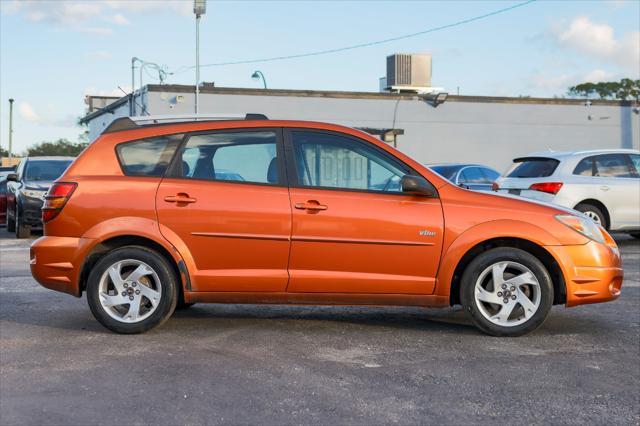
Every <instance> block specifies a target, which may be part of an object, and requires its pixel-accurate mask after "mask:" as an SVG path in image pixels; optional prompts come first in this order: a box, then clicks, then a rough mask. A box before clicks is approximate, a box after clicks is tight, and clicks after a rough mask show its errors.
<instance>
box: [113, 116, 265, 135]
mask: <svg viewBox="0 0 640 426" xmlns="http://www.w3.org/2000/svg"><path fill="white" fill-rule="evenodd" d="M223 120H268V118H267V116H266V115H264V114H256V113H247V114H244V115H240V114H211V115H209V114H175V115H146V116H136V117H121V118H116V119H115V120H113V121H112V122H111V124H109V125H108V126H107V128H106V129H104V130H103V131H102V133H113V132H119V131H122V130H133V129H137V128H140V127H146V126H153V125H160V124H175V123H187V122H195V121H223Z"/></svg>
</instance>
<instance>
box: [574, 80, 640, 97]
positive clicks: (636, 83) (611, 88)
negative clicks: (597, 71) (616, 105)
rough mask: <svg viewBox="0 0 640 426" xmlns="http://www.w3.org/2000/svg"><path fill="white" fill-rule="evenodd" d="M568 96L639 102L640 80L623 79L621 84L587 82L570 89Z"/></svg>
mask: <svg viewBox="0 0 640 426" xmlns="http://www.w3.org/2000/svg"><path fill="white" fill-rule="evenodd" d="M568 94H569V96H575V97H582V98H590V97H592V96H594V95H597V96H598V97H600V99H615V100H621V101H628V100H635V101H636V102H637V101H639V100H640V99H639V98H640V80H632V79H630V78H623V79H622V80H620V81H619V82H616V81H603V82H600V83H591V82H587V83H582V84H578V85H576V86H572V87H569V90H568Z"/></svg>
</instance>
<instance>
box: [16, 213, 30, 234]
mask: <svg viewBox="0 0 640 426" xmlns="http://www.w3.org/2000/svg"><path fill="white" fill-rule="evenodd" d="M14 227H15V231H16V238H29V237H30V236H31V227H30V226H29V225H27V224H25V223H24V219H23V218H22V216H21V215H20V208H19V207H16V223H15V225H14Z"/></svg>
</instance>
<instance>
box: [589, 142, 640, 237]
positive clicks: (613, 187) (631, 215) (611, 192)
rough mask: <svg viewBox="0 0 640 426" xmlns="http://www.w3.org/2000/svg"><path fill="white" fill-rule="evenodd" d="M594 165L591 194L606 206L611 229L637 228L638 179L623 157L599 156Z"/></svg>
mask: <svg viewBox="0 0 640 426" xmlns="http://www.w3.org/2000/svg"><path fill="white" fill-rule="evenodd" d="M593 161H594V162H595V166H594V172H595V176H594V177H592V178H591V179H593V184H594V186H593V192H594V195H595V194H597V198H598V199H599V200H600V201H602V203H603V204H604V205H605V206H606V207H607V210H608V211H609V215H610V217H611V227H612V228H613V229H617V228H620V227H633V226H638V222H639V221H640V218H639V217H638V206H639V205H640V179H639V178H638V172H637V170H636V169H635V167H634V165H633V164H632V162H631V160H630V158H629V156H628V155H627V154H622V153H619V154H601V155H596V156H595V157H593Z"/></svg>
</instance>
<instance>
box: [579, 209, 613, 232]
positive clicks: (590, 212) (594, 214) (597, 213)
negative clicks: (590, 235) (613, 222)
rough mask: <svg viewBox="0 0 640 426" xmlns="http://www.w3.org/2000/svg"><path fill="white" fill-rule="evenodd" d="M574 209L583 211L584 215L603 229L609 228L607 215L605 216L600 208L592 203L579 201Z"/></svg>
mask: <svg viewBox="0 0 640 426" xmlns="http://www.w3.org/2000/svg"><path fill="white" fill-rule="evenodd" d="M574 210H577V211H579V212H581V213H583V214H584V215H585V216H587V217H588V218H590V219H591V220H593V221H594V222H595V223H597V224H598V225H600V226H602V227H603V228H604V229H609V223H608V222H607V216H605V214H604V212H603V211H602V210H600V208H598V207H596V206H594V205H593V204H589V203H580V204H578V205H577V206H575V207H574Z"/></svg>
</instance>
